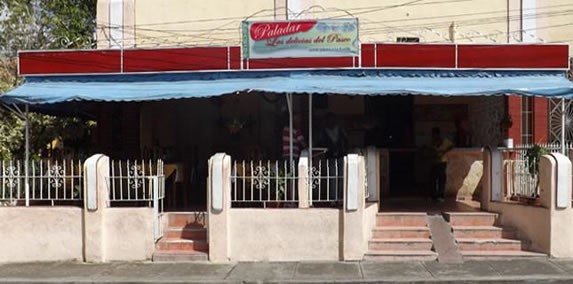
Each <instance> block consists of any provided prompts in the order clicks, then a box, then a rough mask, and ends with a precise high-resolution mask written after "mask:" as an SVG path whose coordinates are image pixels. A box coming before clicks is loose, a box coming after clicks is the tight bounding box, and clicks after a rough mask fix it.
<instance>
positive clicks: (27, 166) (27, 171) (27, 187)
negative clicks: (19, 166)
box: [24, 104, 30, 206]
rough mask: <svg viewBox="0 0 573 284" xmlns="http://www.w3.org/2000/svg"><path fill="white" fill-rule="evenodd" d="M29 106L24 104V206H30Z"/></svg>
mask: <svg viewBox="0 0 573 284" xmlns="http://www.w3.org/2000/svg"><path fill="white" fill-rule="evenodd" d="M28 112H29V106H28V104H26V113H25V116H24V118H25V120H24V121H25V123H26V133H25V136H26V137H25V139H26V146H25V147H26V150H25V151H26V160H25V161H24V166H25V169H24V171H25V175H26V180H25V181H24V184H25V191H26V193H25V194H26V206H30V119H29V117H28Z"/></svg>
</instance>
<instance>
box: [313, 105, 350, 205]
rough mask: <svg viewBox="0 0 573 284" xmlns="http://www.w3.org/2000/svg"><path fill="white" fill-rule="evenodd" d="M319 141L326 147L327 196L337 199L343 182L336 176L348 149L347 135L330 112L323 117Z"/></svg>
mask: <svg viewBox="0 0 573 284" xmlns="http://www.w3.org/2000/svg"><path fill="white" fill-rule="evenodd" d="M319 142H320V145H321V146H324V147H326V149H327V152H326V157H327V159H328V160H327V165H328V176H329V177H330V178H329V180H328V183H329V185H328V198H329V200H331V201H338V200H339V199H340V198H341V197H342V188H343V183H342V182H341V180H340V179H339V178H338V177H340V176H342V172H343V167H344V166H343V162H344V155H346V153H347V151H348V135H347V133H346V131H344V129H343V128H342V127H340V125H339V124H338V123H337V121H336V118H335V117H334V115H333V114H332V113H328V114H327V115H326V117H325V125H324V128H323V129H322V131H321V133H320V138H319Z"/></svg>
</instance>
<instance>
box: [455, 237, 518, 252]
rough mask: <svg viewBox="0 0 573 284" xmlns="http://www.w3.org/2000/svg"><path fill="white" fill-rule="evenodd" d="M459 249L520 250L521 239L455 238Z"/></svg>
mask: <svg viewBox="0 0 573 284" xmlns="http://www.w3.org/2000/svg"><path fill="white" fill-rule="evenodd" d="M456 241H457V243H458V249H459V250H460V251H520V250H521V241H518V240H510V239H457V240H456Z"/></svg>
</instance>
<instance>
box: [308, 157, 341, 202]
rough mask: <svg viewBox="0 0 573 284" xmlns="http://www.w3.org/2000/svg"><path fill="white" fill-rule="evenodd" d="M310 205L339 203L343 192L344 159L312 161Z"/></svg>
mask: <svg viewBox="0 0 573 284" xmlns="http://www.w3.org/2000/svg"><path fill="white" fill-rule="evenodd" d="M313 164H314V166H313V167H312V181H311V183H310V189H311V192H312V195H311V196H312V198H311V200H312V203H313V204H316V203H325V202H326V203H339V202H340V201H342V197H343V193H342V191H343V190H344V172H343V171H344V159H342V158H341V159H324V160H318V161H313Z"/></svg>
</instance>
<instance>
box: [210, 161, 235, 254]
mask: <svg viewBox="0 0 573 284" xmlns="http://www.w3.org/2000/svg"><path fill="white" fill-rule="evenodd" d="M230 209H231V157H230V156H228V155H226V154H224V153H217V154H215V155H214V156H212V157H211V158H210V159H209V176H208V178H207V212H208V223H207V224H208V225H207V230H208V231H207V235H208V238H207V240H208V242H209V260H210V261H214V262H228V261H230V254H229V252H230V236H229V213H230V212H229V211H230Z"/></svg>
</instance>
